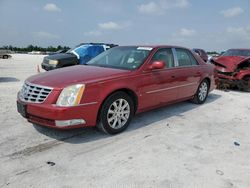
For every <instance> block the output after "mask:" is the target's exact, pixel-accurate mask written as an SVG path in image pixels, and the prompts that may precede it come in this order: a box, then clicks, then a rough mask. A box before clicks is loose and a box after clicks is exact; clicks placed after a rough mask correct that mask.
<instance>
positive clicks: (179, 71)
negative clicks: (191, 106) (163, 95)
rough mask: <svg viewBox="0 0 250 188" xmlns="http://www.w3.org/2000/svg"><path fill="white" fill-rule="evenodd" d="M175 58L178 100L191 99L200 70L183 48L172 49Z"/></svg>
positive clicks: (200, 73) (194, 60)
mask: <svg viewBox="0 0 250 188" xmlns="http://www.w3.org/2000/svg"><path fill="white" fill-rule="evenodd" d="M173 51H174V56H175V58H176V62H177V64H176V75H178V78H179V80H178V83H179V85H178V87H179V92H178V96H177V98H178V99H182V98H187V97H191V96H193V95H194V94H195V92H196V90H197V88H198V85H199V82H200V79H201V76H202V70H201V67H200V65H199V63H198V61H197V60H196V59H195V57H194V56H193V54H192V53H191V52H190V51H189V50H187V49H184V48H175V49H173Z"/></svg>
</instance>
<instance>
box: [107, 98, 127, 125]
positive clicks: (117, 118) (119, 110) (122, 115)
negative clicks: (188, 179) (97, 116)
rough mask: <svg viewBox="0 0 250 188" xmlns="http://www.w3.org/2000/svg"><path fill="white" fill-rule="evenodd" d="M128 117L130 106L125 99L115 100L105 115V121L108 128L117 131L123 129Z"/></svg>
mask: <svg viewBox="0 0 250 188" xmlns="http://www.w3.org/2000/svg"><path fill="white" fill-rule="evenodd" d="M129 116H130V106H129V103H128V101H126V100H125V99H117V100H116V101H115V102H113V103H112V104H111V105H110V107H109V109H108V114H107V120H108V124H109V126H110V127H112V128H113V129H119V128H121V127H123V126H124V125H125V124H126V122H127V121H128V118H129Z"/></svg>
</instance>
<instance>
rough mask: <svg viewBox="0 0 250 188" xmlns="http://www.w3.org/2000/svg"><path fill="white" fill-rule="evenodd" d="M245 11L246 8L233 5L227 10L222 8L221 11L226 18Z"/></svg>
mask: <svg viewBox="0 0 250 188" xmlns="http://www.w3.org/2000/svg"><path fill="white" fill-rule="evenodd" d="M243 12H244V10H243V9H242V8H241V7H233V8H230V9H227V10H222V11H221V12H220V13H221V14H222V15H223V16H224V17H226V18H231V17H235V16H238V15H240V14H242V13H243Z"/></svg>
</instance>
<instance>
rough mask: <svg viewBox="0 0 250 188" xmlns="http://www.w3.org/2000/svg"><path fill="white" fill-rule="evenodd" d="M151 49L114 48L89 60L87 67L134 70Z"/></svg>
mask: <svg viewBox="0 0 250 188" xmlns="http://www.w3.org/2000/svg"><path fill="white" fill-rule="evenodd" d="M151 50H152V48H149V47H114V48H111V49H110V50H108V51H105V52H104V53H101V54H100V55H98V56H96V57H95V58H93V59H92V60H90V61H89V62H88V63H87V65H92V66H101V67H109V68H117V69H127V70H134V69H137V68H139V67H140V66H141V65H142V64H143V62H144V60H145V59H146V57H147V56H148V54H149V53H150V51H151Z"/></svg>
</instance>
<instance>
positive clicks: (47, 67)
mask: <svg viewBox="0 0 250 188" xmlns="http://www.w3.org/2000/svg"><path fill="white" fill-rule="evenodd" d="M41 66H42V68H43V69H44V70H46V71H50V70H54V69H56V68H57V67H56V65H50V64H47V63H42V64H41Z"/></svg>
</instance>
